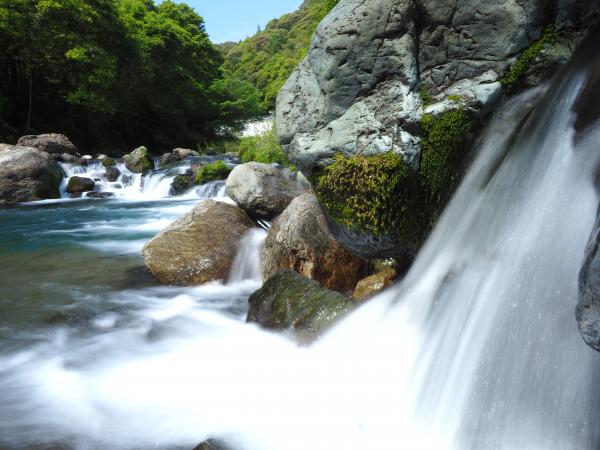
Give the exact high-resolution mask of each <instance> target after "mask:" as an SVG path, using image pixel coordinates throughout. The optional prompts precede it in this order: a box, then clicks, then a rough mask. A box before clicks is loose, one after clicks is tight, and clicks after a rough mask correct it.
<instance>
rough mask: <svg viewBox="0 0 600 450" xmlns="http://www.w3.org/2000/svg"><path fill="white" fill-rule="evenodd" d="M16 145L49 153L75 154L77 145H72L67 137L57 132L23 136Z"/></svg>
mask: <svg viewBox="0 0 600 450" xmlns="http://www.w3.org/2000/svg"><path fill="white" fill-rule="evenodd" d="M17 145H20V146H23V147H33V148H37V149H39V150H42V151H44V152H46V153H49V154H56V155H61V154H63V153H66V154H68V155H76V154H77V147H75V145H73V143H72V142H71V141H70V140H69V138H68V137H66V136H65V135H63V134H57V133H49V134H38V135H30V136H23V137H22V138H20V139H19V141H18V142H17Z"/></svg>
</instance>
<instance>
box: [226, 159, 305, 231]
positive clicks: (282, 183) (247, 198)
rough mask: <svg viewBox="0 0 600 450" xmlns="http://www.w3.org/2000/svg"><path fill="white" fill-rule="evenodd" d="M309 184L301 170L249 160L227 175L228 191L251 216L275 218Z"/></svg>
mask: <svg viewBox="0 0 600 450" xmlns="http://www.w3.org/2000/svg"><path fill="white" fill-rule="evenodd" d="M308 188H309V185H308V182H307V181H306V179H305V178H304V177H303V176H302V175H301V174H300V173H298V172H292V171H291V170H289V169H286V168H284V167H281V166H274V165H269V164H263V163H258V162H249V163H246V164H240V165H239V166H236V167H235V168H234V169H233V170H232V171H231V174H230V175H229V177H228V178H227V195H228V196H229V197H231V199H232V200H233V201H234V202H236V203H237V204H238V205H239V207H240V208H242V209H243V210H244V211H246V212H247V213H248V214H249V215H250V216H251V217H255V218H259V219H265V220H271V219H273V218H274V217H275V216H277V215H278V214H281V213H282V212H283V210H284V209H285V208H287V206H288V205H289V204H290V202H291V201H292V200H293V199H294V198H296V197H297V196H299V195H301V194H303V193H304V192H306V191H307V189H308Z"/></svg>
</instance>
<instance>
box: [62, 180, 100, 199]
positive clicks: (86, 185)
mask: <svg viewBox="0 0 600 450" xmlns="http://www.w3.org/2000/svg"><path fill="white" fill-rule="evenodd" d="M95 186H96V183H95V182H94V180H92V179H91V178H87V177H77V176H75V177H71V178H69V182H68V183H67V192H68V193H69V194H74V195H81V194H82V193H84V192H90V191H93V190H94V187H95Z"/></svg>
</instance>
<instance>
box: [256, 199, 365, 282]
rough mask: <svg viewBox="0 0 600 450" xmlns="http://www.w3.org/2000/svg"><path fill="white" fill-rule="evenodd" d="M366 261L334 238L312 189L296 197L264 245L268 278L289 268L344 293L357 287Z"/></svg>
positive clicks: (265, 268)
mask: <svg viewBox="0 0 600 450" xmlns="http://www.w3.org/2000/svg"><path fill="white" fill-rule="evenodd" d="M365 265H366V262H365V260H363V259H360V258H358V257H356V256H354V255H352V254H350V253H349V252H348V251H347V250H346V249H345V248H344V247H342V246H341V245H340V244H339V243H338V242H337V241H336V240H335V239H334V238H333V236H332V235H331V233H330V232H329V228H328V227H327V222H326V219H325V216H324V215H323V212H322V211H321V208H320V207H319V204H318V203H317V199H316V198H315V196H314V195H313V194H310V193H305V194H303V195H301V196H299V197H296V198H295V199H294V200H293V201H292V202H291V203H290V205H289V206H288V207H287V208H286V210H285V211H284V212H283V213H282V214H281V215H280V216H279V217H278V218H277V219H276V220H275V222H274V223H273V226H272V227H271V230H270V231H269V234H268V236H267V239H266V242H265V247H264V249H263V261H262V270H263V276H264V278H265V279H267V278H270V277H271V276H273V275H274V274H275V273H276V272H277V271H279V270H282V269H289V270H294V271H296V272H298V273H300V274H302V275H304V276H306V277H308V278H311V279H313V280H315V281H318V282H319V283H321V284H322V285H323V286H324V287H326V288H328V289H333V290H335V291H339V292H342V293H349V292H352V291H353V290H354V287H355V286H356V283H357V282H358V280H360V279H361V278H362V277H363V276H364V270H365Z"/></svg>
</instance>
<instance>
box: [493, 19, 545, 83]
mask: <svg viewBox="0 0 600 450" xmlns="http://www.w3.org/2000/svg"><path fill="white" fill-rule="evenodd" d="M555 38H556V29H555V28H554V26H553V25H550V26H548V27H546V29H545V30H544V33H543V34H542V37H541V38H540V39H539V40H538V41H536V42H534V43H533V44H531V45H530V46H529V47H528V48H527V49H526V50H525V51H524V52H523V53H522V54H521V56H520V57H519V59H517V62H515V63H514V64H513V66H512V67H511V68H510V70H509V72H508V73H507V74H506V75H505V77H504V78H502V79H501V80H500V83H502V87H503V88H504V90H505V91H507V92H510V91H512V90H513V89H514V88H515V87H517V86H518V84H519V82H520V80H521V78H523V76H524V75H525V73H526V72H527V69H528V68H529V66H531V63H532V62H533V60H534V59H535V58H537V57H538V56H539V54H540V53H541V52H542V49H543V48H544V46H545V45H546V44H548V43H550V42H552V41H553V40H554V39H555Z"/></svg>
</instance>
